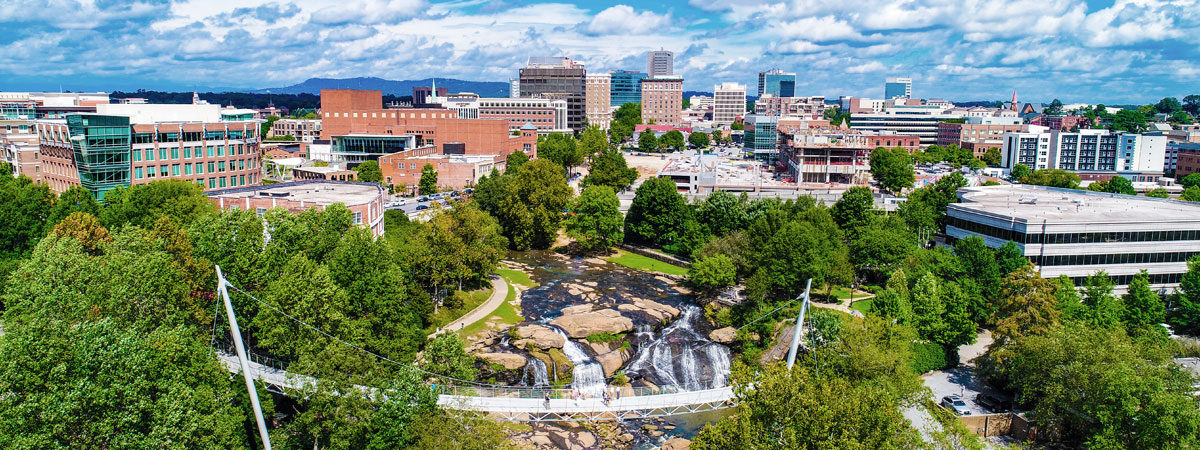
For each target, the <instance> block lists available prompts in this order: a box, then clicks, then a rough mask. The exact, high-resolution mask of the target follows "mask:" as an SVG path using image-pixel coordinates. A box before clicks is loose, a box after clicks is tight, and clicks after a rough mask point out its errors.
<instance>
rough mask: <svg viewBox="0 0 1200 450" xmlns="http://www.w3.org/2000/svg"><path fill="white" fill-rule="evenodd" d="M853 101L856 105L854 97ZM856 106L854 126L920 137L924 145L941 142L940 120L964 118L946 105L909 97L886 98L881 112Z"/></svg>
mask: <svg viewBox="0 0 1200 450" xmlns="http://www.w3.org/2000/svg"><path fill="white" fill-rule="evenodd" d="M863 100H865V99H863ZM872 102H874V101H872ZM850 103H851V105H854V104H855V102H854V101H853V100H852V101H851V102H850ZM859 104H860V105H861V103H859ZM859 108H862V107H861V106H860V107H859ZM854 109H855V108H853V106H852V108H851V110H850V114H851V115H850V128H853V129H856V130H863V131H874V132H879V133H888V132H891V133H896V134H907V135H910V136H917V137H920V138H921V145H924V146H929V145H933V144H936V143H937V136H938V123H939V122H942V121H944V120H948V119H962V118H963V115H962V114H958V113H950V112H948V109H947V108H945V106H944V105H926V104H922V102H920V101H915V100H908V99H890V100H885V101H883V108H882V111H880V112H874V111H871V112H856V111H855V110H854ZM872 109H874V107H872Z"/></svg>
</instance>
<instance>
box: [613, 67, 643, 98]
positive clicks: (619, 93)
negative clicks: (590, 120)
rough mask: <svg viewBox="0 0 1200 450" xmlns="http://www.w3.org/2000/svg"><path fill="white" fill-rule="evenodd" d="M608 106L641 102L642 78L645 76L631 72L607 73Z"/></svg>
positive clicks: (615, 71)
mask: <svg viewBox="0 0 1200 450" xmlns="http://www.w3.org/2000/svg"><path fill="white" fill-rule="evenodd" d="M608 75H609V90H610V92H611V95H610V100H611V101H610V103H609V104H610V105H611V106H621V105H624V104H626V103H637V102H640V101H642V78H646V74H645V73H642V72H635V71H632V70H614V71H612V72H609V74H608Z"/></svg>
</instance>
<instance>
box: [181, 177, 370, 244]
mask: <svg viewBox="0 0 1200 450" xmlns="http://www.w3.org/2000/svg"><path fill="white" fill-rule="evenodd" d="M205 195H206V196H208V199H209V201H211V202H213V204H215V205H217V206H218V207H220V208H221V209H224V210H234V209H240V210H245V211H255V212H256V213H257V214H258V216H259V217H262V216H263V214H266V213H267V211H269V210H271V209H273V208H282V209H285V210H288V211H291V212H293V213H297V214H299V213H302V212H304V211H307V210H309V209H313V208H317V209H320V210H323V209H325V208H326V207H328V206H330V205H332V204H334V203H341V204H342V205H344V206H345V207H346V208H347V209H349V210H350V212H351V213H353V214H354V224H355V225H359V226H363V227H366V228H367V229H369V230H371V233H372V234H374V235H375V237H379V236H383V212H384V205H386V202H387V190H386V189H384V188H383V186H380V185H379V183H356V182H345V181H328V180H307V181H293V182H288V183H277V184H270V185H265V186H247V187H240V188H233V189H221V190H215V191H209V192H205Z"/></svg>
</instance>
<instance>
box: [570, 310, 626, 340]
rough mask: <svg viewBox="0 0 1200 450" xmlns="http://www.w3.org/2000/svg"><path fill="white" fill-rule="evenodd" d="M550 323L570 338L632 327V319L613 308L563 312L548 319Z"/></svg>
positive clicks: (621, 330)
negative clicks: (583, 311) (552, 318)
mask: <svg viewBox="0 0 1200 450" xmlns="http://www.w3.org/2000/svg"><path fill="white" fill-rule="evenodd" d="M550 324H551V325H554V326H556V327H559V328H562V329H563V331H564V332H566V333H567V336H569V337H571V338H572V339H583V338H585V337H588V336H591V335H593V334H597V333H612V334H617V333H624V332H626V331H629V330H632V329H633V321H632V320H630V319H629V318H628V317H625V316H622V315H621V313H619V312H617V311H616V310H613V309H601V310H599V311H591V312H585V313H578V314H564V315H563V316H562V317H559V318H557V319H554V320H552V321H550Z"/></svg>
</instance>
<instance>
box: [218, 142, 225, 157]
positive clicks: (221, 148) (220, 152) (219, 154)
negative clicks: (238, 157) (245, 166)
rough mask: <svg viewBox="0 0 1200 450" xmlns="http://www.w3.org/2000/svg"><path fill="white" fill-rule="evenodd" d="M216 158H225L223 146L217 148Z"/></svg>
mask: <svg viewBox="0 0 1200 450" xmlns="http://www.w3.org/2000/svg"><path fill="white" fill-rule="evenodd" d="M217 156H225V146H224V145H218V146H217Z"/></svg>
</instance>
